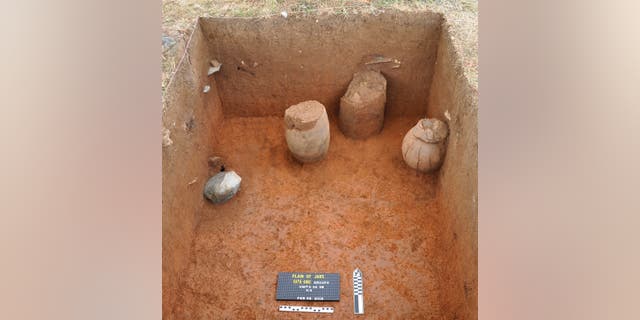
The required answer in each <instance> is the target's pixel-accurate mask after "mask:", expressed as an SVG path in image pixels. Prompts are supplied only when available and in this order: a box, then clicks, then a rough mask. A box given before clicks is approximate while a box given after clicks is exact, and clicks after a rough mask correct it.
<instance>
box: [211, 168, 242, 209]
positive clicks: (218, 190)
mask: <svg viewBox="0 0 640 320" xmlns="http://www.w3.org/2000/svg"><path fill="white" fill-rule="evenodd" d="M241 181H242V178H240V176H239V175H238V174H237V173H236V172H235V171H223V172H220V173H218V174H216V175H215V176H213V177H211V179H209V181H207V184H205V186H204V196H205V197H206V198H207V199H209V200H210V201H211V202H213V203H224V202H226V201H227V200H229V199H231V198H233V196H234V195H235V194H236V193H237V192H238V190H239V189H240V182H241Z"/></svg>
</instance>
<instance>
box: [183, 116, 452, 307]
mask: <svg viewBox="0 0 640 320" xmlns="http://www.w3.org/2000/svg"><path fill="white" fill-rule="evenodd" d="M332 120H333V119H332ZM417 120H418V118H417V117H412V118H396V119H387V120H386V122H385V126H384V129H383V130H382V132H381V133H380V134H379V135H377V136H373V137H371V138H369V139H368V140H351V139H347V138H345V137H344V136H343V135H342V133H341V132H340V131H339V129H338V128H337V126H336V124H335V121H331V145H330V147H329V152H328V154H327V157H326V158H325V159H324V160H322V161H320V162H318V163H313V164H304V165H303V164H300V163H298V162H296V161H295V160H294V159H293V158H292V157H291V155H290V154H289V152H288V150H287V145H286V142H285V138H284V124H283V119H282V118H281V117H266V118H230V119H226V120H225V121H224V124H223V130H222V132H220V133H216V134H218V136H217V137H216V140H217V141H218V145H217V146H215V147H214V148H215V155H219V156H222V157H224V159H226V162H227V168H229V169H232V170H235V171H236V172H237V173H238V174H239V175H240V176H242V186H241V188H240V191H239V192H238V194H237V195H236V197H235V198H233V199H231V200H230V201H228V202H227V203H225V204H222V205H214V204H210V205H208V206H206V208H207V209H205V211H204V212H202V213H201V216H202V219H201V221H200V223H199V225H198V228H197V230H196V234H195V239H194V242H193V248H192V252H191V261H190V264H189V267H188V269H187V271H186V273H185V274H184V275H183V282H182V284H181V289H180V292H179V294H178V301H177V303H176V307H175V309H174V316H175V318H176V319H276V318H277V319H322V318H329V317H332V318H334V319H352V318H353V319H355V318H359V319H362V318H366V319H441V310H440V305H439V297H438V295H439V287H440V286H442V285H447V284H446V283H441V282H440V281H439V279H438V272H437V269H438V266H439V265H441V264H442V259H443V257H442V253H439V252H438V249H437V246H438V243H437V242H438V238H439V232H440V229H441V225H442V224H443V220H444V218H443V217H442V216H441V214H440V213H439V210H438V208H437V204H436V182H437V177H436V176H434V175H427V174H419V173H416V172H415V171H414V170H412V169H410V168H409V167H407V166H406V165H405V164H404V162H403V160H402V154H401V151H400V145H401V142H402V138H403V136H404V134H405V133H406V132H407V130H409V129H410V128H411V127H412V126H413V125H415V124H416V122H417ZM203 161H206V159H203ZM355 268H360V269H361V270H362V272H363V274H364V299H365V300H364V301H365V312H366V313H365V315H364V317H363V316H355V315H354V314H353V288H352V284H351V274H352V272H353V270H354V269H355ZM285 271H300V272H336V273H340V275H341V295H340V301H339V302H297V301H276V299H275V298H276V280H277V274H278V272H285ZM283 304H288V305H308V306H331V307H334V308H335V313H334V314H333V315H328V314H307V313H283V312H279V311H278V306H279V305H283Z"/></svg>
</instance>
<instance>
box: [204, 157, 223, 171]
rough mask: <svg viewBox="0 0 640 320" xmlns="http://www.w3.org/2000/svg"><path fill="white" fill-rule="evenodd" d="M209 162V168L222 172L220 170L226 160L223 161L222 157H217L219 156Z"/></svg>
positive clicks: (211, 158)
mask: <svg viewBox="0 0 640 320" xmlns="http://www.w3.org/2000/svg"><path fill="white" fill-rule="evenodd" d="M208 162H209V167H210V168H212V169H217V170H220V168H221V167H222V166H224V159H222V158H221V157H217V156H214V157H210V158H209V160H208Z"/></svg>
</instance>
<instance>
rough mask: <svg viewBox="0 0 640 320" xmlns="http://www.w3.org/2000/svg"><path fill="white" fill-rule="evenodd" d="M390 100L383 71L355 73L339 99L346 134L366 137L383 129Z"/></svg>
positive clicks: (340, 121)
mask: <svg viewBox="0 0 640 320" xmlns="http://www.w3.org/2000/svg"><path fill="white" fill-rule="evenodd" d="M386 101H387V80H386V79H385V78H384V76H383V75H382V74H380V72H377V71H373V70H366V71H360V72H358V73H356V74H354V75H353V79H352V80H351V83H349V87H348V88H347V92H346V93H345V94H344V96H342V98H340V116H339V124H340V130H341V131H342V133H344V135H345V136H347V137H350V138H354V139H366V138H368V137H370V136H372V135H375V134H377V133H379V132H380V130H382V125H383V123H384V106H385V103H386Z"/></svg>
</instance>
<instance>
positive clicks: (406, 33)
mask: <svg viewBox="0 0 640 320" xmlns="http://www.w3.org/2000/svg"><path fill="white" fill-rule="evenodd" d="M441 22H442V17H441V16H440V15H439V14H436V13H431V12H426V13H425V12H421V13H420V14H416V13H407V12H401V11H387V12H385V13H381V14H379V15H376V16H373V15H349V16H346V17H345V16H342V15H336V14H333V15H318V16H300V17H297V16H290V17H289V18H286V19H285V18H283V17H280V16H278V17H275V18H268V19H266V18H257V19H242V18H229V19H221V18H205V19H202V27H203V30H204V33H205V36H206V39H207V41H208V44H209V46H210V50H211V53H212V58H215V59H217V60H218V61H220V62H221V63H222V69H221V70H220V72H219V73H217V74H216V76H217V77H218V78H219V79H220V81H219V82H218V89H219V91H220V96H221V98H222V101H224V113H225V115H228V116H254V117H256V116H282V115H283V114H284V110H285V109H286V108H287V107H289V106H291V105H293V104H296V103H299V102H301V101H305V100H311V99H313V100H318V101H320V102H321V103H322V104H324V105H325V106H326V107H327V111H328V113H329V115H330V116H335V115H336V114H337V110H338V106H339V100H340V97H341V96H342V95H343V94H344V93H345V91H346V89H347V87H348V85H349V82H350V81H351V79H352V76H353V73H354V72H356V71H357V70H359V69H360V68H363V67H364V66H365V64H366V63H370V62H376V61H380V60H384V59H390V60H391V61H389V62H384V63H370V64H367V65H366V66H368V67H371V68H376V69H379V70H381V71H382V73H383V74H384V76H385V77H386V78H387V83H388V88H387V105H386V114H387V115H390V116H394V115H401V116H411V115H423V114H424V113H425V112H426V109H427V103H428V97H429V89H430V84H431V78H432V77H433V73H434V62H435V59H436V53H437V45H438V41H439V39H440V26H441ZM376 59H378V60H376Z"/></svg>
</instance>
